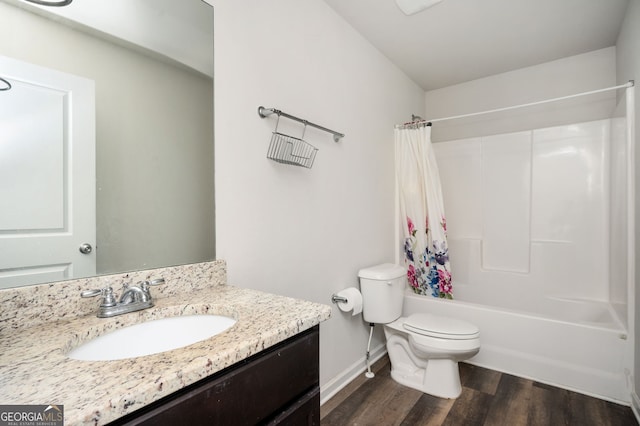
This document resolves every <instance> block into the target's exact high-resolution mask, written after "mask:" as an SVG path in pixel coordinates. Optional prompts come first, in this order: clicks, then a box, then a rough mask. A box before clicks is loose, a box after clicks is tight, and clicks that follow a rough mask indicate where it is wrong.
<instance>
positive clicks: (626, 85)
mask: <svg viewBox="0 0 640 426" xmlns="http://www.w3.org/2000/svg"><path fill="white" fill-rule="evenodd" d="M633 86H634V81H633V80H629V81H628V82H627V83H625V84H621V85H619V86H613V87H607V88H605V89H597V90H592V91H590V92H583V93H576V94H575V95H568V96H562V97H559V98H552V99H545V100H543V101H537V102H529V103H526V104H521V105H514V106H509V107H504V108H496V109H489V110H486V111H480V112H472V113H469V114H460V115H453V116H451V117H443V118H433V119H430V120H420V121H415V122H413V123H407V124H416V123H424V122H426V123H436V122H438V121H445V120H454V119H457V118H466V117H473V116H476V115H483V114H491V113H492V112H501V111H508V110H511V109H518V108H524V107H529V106H535V105H541V104H546V103H549V102H556V101H562V100H565V99H571V98H577V97H578V96H586V95H593V94H595V93H601V92H608V91H609V90H617V89H624V88H629V87H633ZM403 126H405V125H404V124H398V125H396V128H402V127H403Z"/></svg>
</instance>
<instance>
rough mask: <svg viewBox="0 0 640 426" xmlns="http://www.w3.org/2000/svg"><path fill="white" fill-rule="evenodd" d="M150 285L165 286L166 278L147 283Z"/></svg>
mask: <svg viewBox="0 0 640 426" xmlns="http://www.w3.org/2000/svg"><path fill="white" fill-rule="evenodd" d="M147 283H148V284H149V285H160V284H164V278H156V279H155V280H151V281H147Z"/></svg>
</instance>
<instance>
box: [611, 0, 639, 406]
mask: <svg viewBox="0 0 640 426" xmlns="http://www.w3.org/2000/svg"><path fill="white" fill-rule="evenodd" d="M616 49H617V61H616V74H617V77H616V78H617V81H618V84H623V83H625V82H627V81H628V80H635V82H636V85H635V90H634V96H635V99H636V100H635V103H636V106H635V127H636V131H635V143H634V146H635V149H636V155H635V168H636V174H635V177H636V179H635V193H636V196H635V256H636V257H635V259H636V261H635V265H636V273H635V283H636V285H635V321H634V322H633V323H632V324H631V326H632V327H633V329H632V330H630V332H631V333H632V335H633V336H634V342H635V351H634V372H633V374H634V380H633V388H634V389H633V394H632V404H633V406H634V409H635V411H636V416H638V414H639V412H640V400H639V399H638V392H640V374H639V373H640V356H638V355H639V354H640V336H638V330H640V311H639V310H638V309H637V307H638V306H640V305H639V304H640V291H638V288H639V286H640V274H639V273H638V270H637V265H638V262H640V227H639V226H638V224H639V223H640V206H638V202H637V200H638V195H639V192H638V191H640V173H638V171H639V170H640V152H638V144H639V143H640V132H639V131H638V125H639V124H640V108H638V102H639V100H640V89H638V83H639V82H640V0H631V1H630V2H629V6H628V9H627V13H626V15H625V19H624V23H623V25H622V30H621V31H620V35H619V36H618V42H617V44H616Z"/></svg>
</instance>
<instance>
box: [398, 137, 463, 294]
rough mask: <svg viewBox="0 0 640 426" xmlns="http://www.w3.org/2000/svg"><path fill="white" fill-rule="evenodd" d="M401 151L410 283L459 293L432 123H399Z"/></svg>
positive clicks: (418, 289) (422, 289) (426, 290)
mask: <svg viewBox="0 0 640 426" xmlns="http://www.w3.org/2000/svg"><path fill="white" fill-rule="evenodd" d="M395 154H396V178H397V181H398V196H399V202H400V217H401V218H403V219H404V220H403V222H404V223H403V224H402V228H403V232H404V249H403V252H404V262H405V265H406V267H407V279H408V282H409V285H410V286H411V288H412V289H413V291H414V292H415V293H417V294H422V295H429V296H433V297H440V298H445V299H453V287H452V285H451V272H450V266H449V246H448V244H447V221H446V218H445V214H444V203H443V201H442V188H441V186H440V174H439V172H438V165H437V163H436V158H435V153H434V152H433V146H432V145H431V127H430V126H424V125H409V126H404V127H403V128H396V129H395Z"/></svg>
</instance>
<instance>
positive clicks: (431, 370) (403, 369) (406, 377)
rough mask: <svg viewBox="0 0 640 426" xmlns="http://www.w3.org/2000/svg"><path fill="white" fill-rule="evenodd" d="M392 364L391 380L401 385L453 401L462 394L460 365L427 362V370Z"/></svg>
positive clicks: (445, 361)
mask: <svg viewBox="0 0 640 426" xmlns="http://www.w3.org/2000/svg"><path fill="white" fill-rule="evenodd" d="M393 364H394V363H393V361H392V362H391V378H392V379H393V380H395V381H396V382H398V383H400V384H401V385H404V386H407V387H410V388H413V389H416V390H419V391H420V392H424V393H426V394H429V395H433V396H437V397H439V398H447V399H453V398H457V397H459V396H460V394H461V393H462V385H461V384H460V373H459V370H458V363H457V362H455V361H451V360H448V359H432V360H429V361H426V364H427V366H426V368H413V371H412V370H411V369H410V368H407V367H410V366H408V365H406V364H404V365H400V366H394V365H393Z"/></svg>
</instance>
